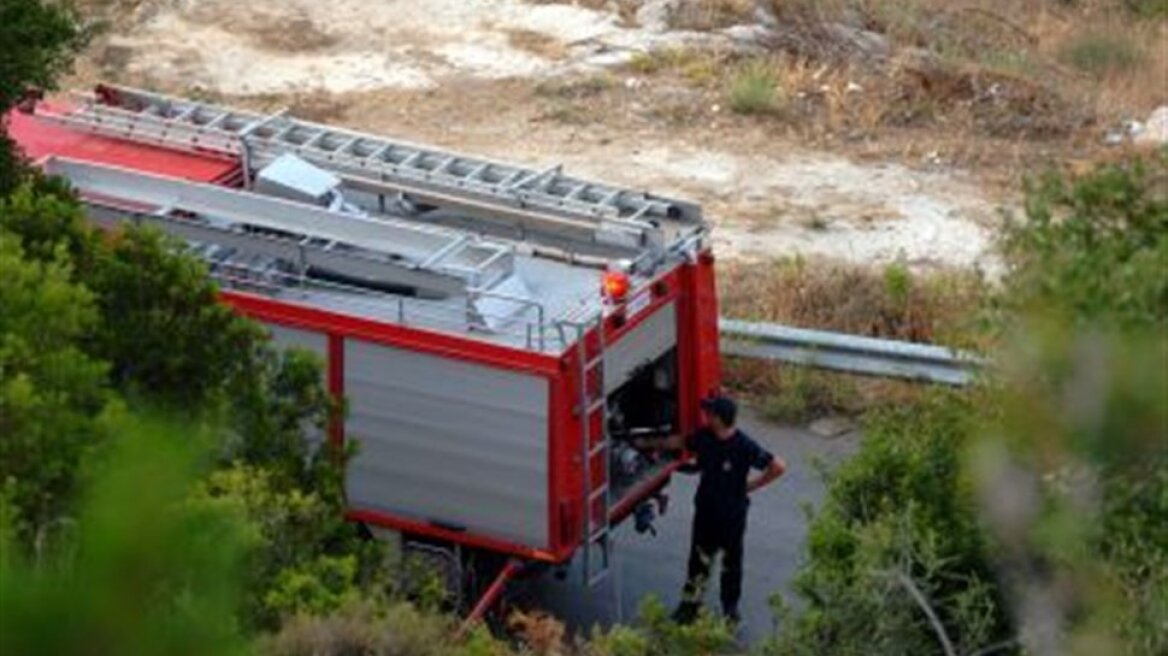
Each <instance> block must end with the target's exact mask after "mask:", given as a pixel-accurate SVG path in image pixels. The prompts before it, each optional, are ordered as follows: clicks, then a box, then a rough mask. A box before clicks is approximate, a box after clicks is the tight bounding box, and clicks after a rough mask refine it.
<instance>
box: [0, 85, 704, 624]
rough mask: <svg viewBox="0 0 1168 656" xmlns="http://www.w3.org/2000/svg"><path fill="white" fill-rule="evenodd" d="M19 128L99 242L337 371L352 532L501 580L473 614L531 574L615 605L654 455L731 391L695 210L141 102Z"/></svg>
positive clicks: (444, 157)
mask: <svg viewBox="0 0 1168 656" xmlns="http://www.w3.org/2000/svg"><path fill="white" fill-rule="evenodd" d="M9 118H10V124H9V130H10V133H11V135H12V136H13V138H14V139H15V140H16V141H17V142H18V143H19V144H20V145H21V146H22V147H23V149H24V150H25V151H26V153H27V154H28V156H29V157H31V158H32V159H34V160H35V161H37V162H38V163H39V165H40V166H42V167H43V169H44V170H45V171H46V172H48V173H51V174H54V175H59V176H62V177H64V178H66V179H67V180H69V181H70V182H71V184H72V185H73V187H74V188H75V189H76V191H77V192H78V194H79V195H80V197H81V198H82V199H83V201H84V202H85V204H86V207H87V212H88V214H89V215H90V216H91V217H92V219H93V220H94V221H95V222H97V223H98V224H100V225H102V226H108V227H113V226H116V225H117V224H119V223H120V222H124V221H133V222H138V223H143V224H149V225H153V226H156V227H157V228H158V229H160V230H162V231H164V232H166V233H169V234H171V235H174V236H175V237H177V238H179V239H180V240H182V241H183V242H185V243H186V244H187V246H188V248H189V249H190V252H192V253H194V254H195V255H197V256H199V257H201V258H202V259H203V260H205V262H206V264H207V267H208V270H209V271H210V274H211V275H212V276H213V277H214V278H215V279H216V280H217V281H218V283H219V285H220V286H221V289H222V298H223V301H224V302H225V303H228V304H229V305H231V306H232V307H234V308H235V309H237V310H238V311H239V312H241V313H243V314H245V315H247V316H249V317H252V318H254V319H256V320H258V321H261V322H263V323H264V324H265V325H266V326H268V327H269V328H270V330H271V333H272V336H273V338H274V339H275V340H276V341H277V342H279V343H281V344H287V345H294V346H298V347H302V348H305V349H308V350H311V351H314V352H316V353H318V354H320V356H321V357H322V358H323V360H324V361H325V362H326V363H327V376H328V386H329V389H330V391H331V392H332V393H333V394H335V395H337V396H338V397H340V396H342V395H343V396H344V397H345V398H346V399H347V403H348V413H347V415H346V417H345V418H344V419H343V421H338V422H336V423H335V425H333V426H332V428H331V429H330V431H329V434H328V435H327V438H328V439H332V440H336V441H343V440H346V439H355V440H358V441H359V445H360V448H359V450H358V454H357V455H356V457H355V458H354V460H353V461H352V462H351V464H350V466H349V470H348V472H347V475H346V491H347V496H348V501H349V505H350V507H349V510H348V517H349V518H350V519H351V520H353V521H355V522H360V523H362V524H364V525H365V526H368V527H369V528H370V530H371V531H372V532H374V533H376V534H379V535H381V536H383V537H390V538H392V539H395V540H399V541H401V542H402V544H403V545H405V546H407V547H408V546H409V545H425V547H426V548H427V549H430V550H437V551H438V552H440V553H443V554H446V555H447V557H448V558H449V559H450V560H451V562H453V564H454V565H455V566H456V567H457V568H459V569H458V571H462V569H461V568H462V567H464V566H466V565H467V563H468V558H469V556H468V554H488V555H492V554H493V555H494V556H495V558H494V562H495V563H496V564H495V566H494V569H493V571H492V573H491V574H492V575H493V576H496V578H495V580H494V583H493V584H492V585H490V586H489V587H486V586H482V587H479V589H478V592H480V593H481V592H483V588H484V587H486V592H485V594H484V598H483V599H482V600H481V602H480V604H479V605H478V606H477V608H476V611H475V613H481V612H482V609H483V608H485V607H486V606H487V605H488V604H490V603H492V601H493V599H494V598H495V596H496V595H497V594H498V592H499V590H501V589H502V587H503V585H504V584H505V582H506V580H507V578H508V577H510V576H512V575H514V574H515V573H516V572H517V571H518V570H519V569H520V567H521V564H522V563H547V564H555V565H558V564H563V563H566V562H568V561H569V560H570V559H572V558H573V556H574V555H575V554H577V553H579V554H580V556H581V558H582V561H583V568H582V569H583V571H584V575H585V577H586V579H587V580H588V582H589V583H595V582H596V581H598V580H600V579H601V578H602V577H603V576H604V574H605V573H606V572H607V570H608V563H609V553H610V548H611V544H610V543H611V532H610V531H611V529H612V527H613V526H614V525H615V524H616V523H618V522H620V521H622V520H623V519H625V518H626V517H628V516H629V515H630V514H631V513H633V511H634V509H636V508H637V507H638V506H639V505H641V504H643V503H644V502H645V501H646V500H647V499H650V498H651V497H653V496H654V495H656V494H657V493H658V492H659V491H660V489H661V488H662V487H663V486H664V485H665V484H666V483H667V482H668V480H669V477H670V475H671V474H672V473H673V472H674V471H676V469H677V467H678V466H679V464H680V463H679V461H678V460H677V459H676V458H675V457H672V456H665V455H653V454H647V453H642V452H638V451H637V450H635V449H633V448H632V447H631V445H630V443H629V442H630V440H631V438H632V437H634V436H638V435H647V434H662V433H669V432H676V431H689V430H691V429H693V428H694V427H695V426H696V425H697V423H698V421H699V416H698V401H699V399H700V398H701V397H703V396H705V395H707V394H709V393H710V392H711V391H712V390H713V389H714V388H716V387H717V385H718V384H719V376H720V371H719V355H718V327H717V316H718V312H717V301H716V298H715V290H714V271H713V256H712V254H711V251H710V246H709V244H708V228H707V226H706V224H705V222H704V221H703V219H702V216H701V211H700V208H699V207H697V206H696V205H694V204H692V203H688V202H684V201H680V200H675V199H670V198H664V197H661V196H657V195H653V194H649V193H645V192H641V191H636V190H631V189H624V188H621V187H617V186H613V185H610V184H606V183H599V182H591V181H586V180H581V179H577V178H573V177H571V176H569V175H567V174H566V173H564V172H563V171H562V170H561V168H560V167H558V166H557V167H552V168H547V169H544V170H537V169H530V168H525V167H522V166H517V165H514V164H508V163H503V162H497V161H491V160H487V159H483V158H479V157H474V156H469V155H461V154H455V153H450V152H444V151H441V150H438V149H434V148H430V147H426V146H421V145H417V144H412V143H407V142H403V141H397V140H390V139H386V138H383V137H379V136H373V135H368V134H361V133H358V132H353V131H348V130H341V129H335V128H332V127H328V126H324V125H320V124H316V123H311V122H307V121H301V120H298V119H295V118H293V117H291V116H288V115H286V114H284V113H275V114H261V113H255V112H249V111H241V110H235V109H230V108H225V107H220V106H216V105H213V104H208V103H203V102H196V101H192V100H184V99H179V98H173V97H168V96H163V95H159V94H155V93H150V92H146V91H141V90H135V89H130V88H125V87H116V86H106V85H102V86H98V87H97V88H96V89H95V90H94V92H93V93H92V94H88V95H86V96H84V97H83V98H81V99H80V100H78V101H76V102H69V103H65V102H53V101H42V102H38V103H29V104H28V105H26V106H25V107H24V109H23V111H22V112H17V113H14V114H13V115H12V116H10V117H9ZM320 437H321V439H323V438H324V437H325V436H320ZM498 556H506V558H499V557H498ZM508 558H509V559H510V560H507V559H508ZM504 562H506V564H505V565H504V564H503V563H504ZM480 569H481V568H480Z"/></svg>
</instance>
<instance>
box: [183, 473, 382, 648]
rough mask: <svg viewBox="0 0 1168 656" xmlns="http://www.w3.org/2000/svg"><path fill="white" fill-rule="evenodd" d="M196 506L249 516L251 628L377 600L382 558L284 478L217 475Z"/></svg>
mask: <svg viewBox="0 0 1168 656" xmlns="http://www.w3.org/2000/svg"><path fill="white" fill-rule="evenodd" d="M192 503H193V504H196V505H199V506H207V507H216V508H217V507H225V508H230V509H232V511H233V512H236V513H238V514H240V515H241V516H243V517H246V518H247V520H248V525H249V526H250V527H251V529H252V530H253V536H252V538H253V539H252V540H251V542H250V543H249V545H248V546H249V549H248V567H247V568H246V572H247V589H248V590H249V591H250V592H251V594H249V595H248V596H247V597H246V598H245V599H244V604H243V609H242V614H243V617H244V620H245V624H246V625H247V626H248V627H249V628H274V627H276V626H277V625H278V623H279V620H280V618H281V617H282V616H285V615H292V614H299V613H305V612H310V613H327V612H331V611H334V610H336V609H338V608H340V607H341V606H342V605H345V604H347V603H350V602H353V601H355V600H356V599H357V598H359V597H361V596H365V597H367V598H369V599H376V598H377V597H378V594H377V590H378V589H379V588H380V587H382V586H381V581H380V579H379V578H378V576H377V574H378V571H379V567H378V566H379V565H380V564H381V561H382V558H383V556H382V554H381V551H380V549H379V548H378V543H376V542H366V541H364V540H362V539H361V538H359V537H358V536H357V534H356V530H355V527H354V526H353V525H351V524H349V523H347V522H345V521H344V519H343V518H342V516H341V508H340V507H339V506H338V505H337V504H336V503H334V502H332V500H331V499H330V498H329V497H328V496H322V495H320V494H318V493H316V492H313V491H306V490H305V489H304V488H302V487H299V486H296V485H291V484H289V483H288V482H287V479H286V478H285V477H283V476H281V475H279V472H277V471H275V470H273V469H270V468H262V467H258V466H248V465H242V464H237V465H234V466H231V467H228V468H224V469H219V470H217V471H214V472H212V473H211V474H210V475H209V476H207V477H206V478H205V479H204V480H203V481H201V482H200V483H199V485H198V486H196V488H195V491H194V493H193V495H192Z"/></svg>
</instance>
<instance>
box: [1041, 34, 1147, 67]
mask: <svg viewBox="0 0 1168 656" xmlns="http://www.w3.org/2000/svg"><path fill="white" fill-rule="evenodd" d="M1059 55H1060V58H1061V59H1062V60H1063V61H1064V62H1066V63H1068V64H1070V65H1071V66H1074V67H1075V68H1077V69H1079V70H1080V71H1083V72H1084V73H1090V74H1092V75H1097V76H1103V75H1106V74H1107V73H1110V72H1113V71H1118V70H1122V69H1125V68H1130V67H1132V66H1137V65H1139V64H1142V63H1143V61H1144V55H1143V53H1142V52H1140V50H1139V48H1138V47H1137V46H1136V45H1135V44H1133V43H1132V42H1131V41H1130V40H1128V39H1126V38H1125V37H1124V36H1123V35H1122V34H1118V33H1111V32H1099V33H1094V34H1087V35H1084V36H1082V37H1080V38H1078V39H1076V40H1074V41H1072V42H1070V43H1068V44H1067V45H1066V47H1065V48H1064V49H1063V50H1062V52H1061V53H1059Z"/></svg>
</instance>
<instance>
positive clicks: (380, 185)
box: [36, 85, 703, 249]
mask: <svg viewBox="0 0 1168 656" xmlns="http://www.w3.org/2000/svg"><path fill="white" fill-rule="evenodd" d="M36 115H37V116H38V117H40V118H42V119H45V120H49V121H54V122H57V123H59V124H62V125H64V126H67V127H69V128H72V129H76V130H82V131H87V132H92V133H96V134H101V135H104V136H110V137H114V138H119V139H127V140H133V141H138V142H141V143H149V144H154V145H159V146H162V147H166V148H170V149H179V150H185V151H191V152H203V153H206V152H211V153H219V154H224V155H229V156H233V157H239V158H240V159H241V160H242V162H243V164H244V173H245V180H247V179H250V175H251V171H253V170H257V169H259V168H261V167H262V166H263V165H265V164H267V163H269V162H270V161H272V160H274V159H275V158H276V157H278V156H280V155H282V154H284V153H289V152H291V153H295V154H296V155H298V156H299V157H302V158H304V159H306V160H308V161H310V162H312V163H314V164H316V165H318V166H321V167H324V168H328V169H330V170H332V171H334V172H336V173H338V174H339V175H340V176H341V177H342V179H344V180H345V181H346V182H347V183H348V184H350V185H352V186H353V187H355V188H357V189H361V190H363V191H368V192H371V193H377V194H379V196H381V194H383V193H385V192H387V191H388V192H390V193H398V194H402V193H405V194H408V196H409V197H410V198H412V199H416V200H418V201H419V202H424V203H428V204H433V205H435V206H438V207H448V208H455V209H459V210H463V211H465V212H467V213H469V214H471V215H474V216H475V218H479V219H485V220H488V221H490V220H498V219H503V220H505V221H507V222H509V224H510V225H514V226H516V227H517V228H518V229H519V230H520V232H523V231H525V230H528V229H534V230H537V231H538V230H542V231H545V232H549V231H550V232H553V233H555V232H560V233H566V234H569V235H571V238H573V239H577V240H579V239H580V238H581V237H584V238H586V239H589V240H591V241H592V242H593V243H596V244H601V245H606V246H612V247H620V248H627V249H642V248H645V247H654V246H656V247H663V246H664V245H665V244H664V241H665V233H664V232H663V231H662V230H661V228H660V226H661V222H662V221H674V222H683V223H689V224H694V225H702V224H703V222H702V217H701V208H700V207H699V206H698V205H696V204H694V203H690V202H686V201H681V200H676V199H669V198H664V197H661V196H657V195H652V194H649V193H646V192H642V191H635V190H632V189H625V188H620V187H615V186H612V185H607V184H602V183H596V182H590V181H586V180H582V179H578V178H574V177H570V176H567V175H565V174H564V173H563V171H562V169H561V167H560V166H555V167H551V168H548V169H544V170H535V169H528V168H524V167H521V166H516V165H513V164H506V163H502V162H496V161H491V160H487V159H482V158H477V157H471V156H465V155H460V154H456V153H452V152H447V151H442V150H438V149H434V148H430V147H426V146H421V145H416V144H412V143H408V142H404V141H397V140H390V139H385V138H382V137H378V136H373V135H369V134H362V133H359V132H354V131H350V130H341V129H336V128H333V127H329V126H325V125H322V124H318V123H312V122H309V121H302V120H298V119H295V118H292V117H290V116H287V115H285V114H284V113H283V112H277V113H275V114H268V115H265V114H261V113H256V112H249V111H241V110H235V109H231V108H227V107H222V106H218V105H213V104H210V103H201V102H196V101H192V100H184V99H180V98H174V97H171V96H166V95H162V94H157V93H152V92H147V91H142V90H138V89H133V88H129V87H121V86H112V85H101V86H99V87H97V89H96V92H95V94H94V97H93V98H89V99H87V101H86V102H85V103H84V104H82V105H81V106H79V107H77V108H75V109H73V110H69V111H64V112H55V111H53V110H50V109H40V108H38V111H37V114H36ZM381 197H382V199H384V196H381ZM382 202H384V200H383V201H382Z"/></svg>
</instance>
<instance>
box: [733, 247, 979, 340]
mask: <svg viewBox="0 0 1168 656" xmlns="http://www.w3.org/2000/svg"><path fill="white" fill-rule="evenodd" d="M719 276H720V299H721V305H722V313H723V314H725V315H726V316H730V317H734V318H736V319H751V320H757V321H772V322H777V323H783V324H787V325H792V326H799V327H804V328H818V329H823V330H834V331H840V332H846V333H852V334H856V335H867V336H871V337H885V338H889V339H902V340H908V341H913V342H930V343H944V344H953V345H961V346H970V345H972V344H971V341H972V340H971V339H970V337H969V334H970V332H971V331H970V325H969V321H970V320H971V317H970V311H971V308H976V307H977V306H978V304H979V302H980V299H981V298H982V296H983V294H984V292H985V283H983V282H982V281H981V279H980V278H979V277H977V276H976V274H973V273H966V272H957V271H954V272H940V273H935V274H930V275H927V276H925V275H919V274H918V275H913V274H911V273H910V272H909V271H908V270H907V269H905V268H904V267H901V266H899V265H890V266H888V267H885V268H884V269H880V268H877V267H868V266H860V265H852V264H844V263H838V262H830V261H824V260H803V259H793V260H792V259H787V260H778V261H775V262H771V263H742V262H734V261H727V262H723V263H722V266H721V268H720V269H719Z"/></svg>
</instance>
